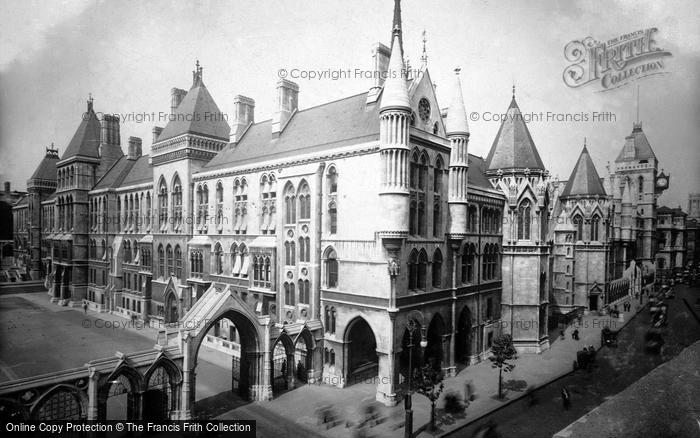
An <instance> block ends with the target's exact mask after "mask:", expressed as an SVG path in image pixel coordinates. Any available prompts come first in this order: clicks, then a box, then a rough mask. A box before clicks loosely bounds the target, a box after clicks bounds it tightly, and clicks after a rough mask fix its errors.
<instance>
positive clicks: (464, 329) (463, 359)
mask: <svg viewBox="0 0 700 438" xmlns="http://www.w3.org/2000/svg"><path fill="white" fill-rule="evenodd" d="M456 335H457V336H456V337H457V338H456V339H455V356H456V357H455V359H456V360H457V361H458V362H460V363H462V364H464V365H469V357H470V356H471V355H472V354H473V353H472V314H471V311H470V310H469V307H467V306H464V308H463V309H462V311H461V312H460V314H459V320H458V323H457V333H456Z"/></svg>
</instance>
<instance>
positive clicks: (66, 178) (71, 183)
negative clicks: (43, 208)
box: [56, 165, 96, 190]
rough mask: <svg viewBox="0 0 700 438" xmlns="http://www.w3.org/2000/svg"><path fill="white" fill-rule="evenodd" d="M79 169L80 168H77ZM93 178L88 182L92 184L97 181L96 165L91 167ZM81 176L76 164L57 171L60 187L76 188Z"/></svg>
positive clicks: (57, 182) (57, 181) (57, 180)
mask: <svg viewBox="0 0 700 438" xmlns="http://www.w3.org/2000/svg"><path fill="white" fill-rule="evenodd" d="M76 169H78V170H76ZM91 172H92V175H91V178H92V180H91V181H90V182H89V183H88V185H90V186H92V184H94V182H95V175H96V173H95V172H96V169H95V166H92V167H91ZM79 176H80V173H79V168H78V167H77V166H76V165H71V166H67V167H64V168H62V169H58V171H57V172H56V184H57V186H58V189H59V190H60V189H69V188H75V187H77V185H78V177H79Z"/></svg>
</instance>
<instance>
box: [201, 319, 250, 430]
mask: <svg viewBox="0 0 700 438" xmlns="http://www.w3.org/2000/svg"><path fill="white" fill-rule="evenodd" d="M224 319H227V320H229V322H230V324H229V326H234V327H235V333H236V337H237V339H238V341H239V344H238V345H239V346H238V347H237V348H236V350H237V351H235V352H233V353H228V352H223V351H220V350H217V349H214V348H211V347H209V346H208V345H202V344H203V341H204V339H205V337H206V336H207V333H209V332H210V330H211V329H212V328H213V327H214V326H215V325H217V324H218V323H219V322H221V321H222V320H224ZM253 324H254V323H253V322H252V321H251V320H250V319H249V318H248V317H247V316H246V315H244V314H243V313H241V312H240V311H238V310H234V309H229V310H226V311H224V312H222V313H221V314H219V315H218V316H216V317H215V318H213V320H212V321H211V322H210V323H209V324H208V325H207V326H206V327H204V328H203V329H202V330H201V331H200V332H199V333H198V335H197V337H196V338H195V339H194V340H193V342H195V343H196V349H195V351H194V355H193V356H194V358H195V362H194V365H193V371H192V372H191V374H190V388H191V392H190V401H191V403H192V404H193V405H194V412H195V415H196V416H197V417H203V418H212V417H214V416H216V415H220V414H221V413H223V412H226V411H228V410H231V409H234V408H235V407H237V406H240V405H242V404H245V403H248V401H249V400H250V398H251V397H252V395H253V394H252V386H253V385H255V384H256V383H257V382H259V381H260V380H259V377H260V376H259V375H258V373H259V372H260V370H261V369H262V368H263V367H262V353H261V350H260V348H259V345H260V339H259V336H258V332H257V330H256V329H255V326H254V325H253Z"/></svg>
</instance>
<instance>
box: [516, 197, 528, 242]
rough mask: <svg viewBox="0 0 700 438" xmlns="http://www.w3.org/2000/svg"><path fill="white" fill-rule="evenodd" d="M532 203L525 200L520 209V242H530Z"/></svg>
mask: <svg viewBox="0 0 700 438" xmlns="http://www.w3.org/2000/svg"><path fill="white" fill-rule="evenodd" d="M530 214H531V213H530V201H528V200H525V201H523V202H522V203H521V204H520V207H519V208H518V240H530V222H531V216H530Z"/></svg>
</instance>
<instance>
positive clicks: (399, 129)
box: [379, 29, 411, 235]
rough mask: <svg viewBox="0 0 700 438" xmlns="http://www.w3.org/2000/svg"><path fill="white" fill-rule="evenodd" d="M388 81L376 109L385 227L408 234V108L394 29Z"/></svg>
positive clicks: (387, 230)
mask: <svg viewBox="0 0 700 438" xmlns="http://www.w3.org/2000/svg"><path fill="white" fill-rule="evenodd" d="M388 73H389V74H388V79H387V80H386V82H385V83H384V90H383V92H382V97H381V99H382V100H381V106H380V110H379V118H380V120H379V123H380V125H379V148H380V154H381V160H382V190H381V192H380V196H381V199H382V204H383V205H384V220H385V221H386V222H385V223H384V228H383V230H382V231H386V232H389V233H390V234H392V235H396V234H407V233H408V219H409V199H408V183H409V181H408V154H409V146H408V145H409V125H410V119H411V106H410V102H409V98H408V87H407V86H406V76H405V71H404V68H403V59H402V56H401V43H400V29H394V37H393V42H392V50H391V58H390V59H389V72H388Z"/></svg>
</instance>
